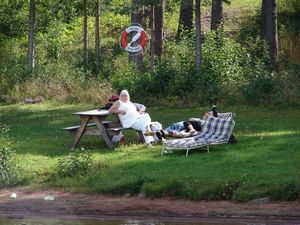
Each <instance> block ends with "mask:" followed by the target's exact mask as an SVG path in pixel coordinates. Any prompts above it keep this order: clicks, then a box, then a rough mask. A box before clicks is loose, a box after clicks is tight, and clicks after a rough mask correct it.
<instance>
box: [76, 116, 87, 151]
mask: <svg viewBox="0 0 300 225" xmlns="http://www.w3.org/2000/svg"><path fill="white" fill-rule="evenodd" d="M89 120H90V116H81V122H80V127H79V129H78V130H77V132H76V135H75V137H74V141H73V143H72V144H71V148H76V146H77V145H78V143H79V141H80V138H81V137H82V135H83V132H84V130H85V128H86V125H87V123H88V122H89Z"/></svg>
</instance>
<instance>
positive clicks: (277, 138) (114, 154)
mask: <svg viewBox="0 0 300 225" xmlns="http://www.w3.org/2000/svg"><path fill="white" fill-rule="evenodd" d="M91 108H93V106H88V105H80V106H74V105H73V106H72V105H53V104H42V105H11V106H1V107H0V121H1V123H5V124H7V125H9V126H10V128H11V130H10V132H9V136H10V138H11V142H12V143H13V144H14V146H15V149H16V150H17V153H18V156H19V157H20V159H21V160H20V161H21V165H22V168H23V169H24V171H23V173H22V174H23V177H24V181H25V182H27V183H30V184H33V183H43V184H46V185H49V184H50V185H54V186H62V187H68V188H70V189H71V190H74V191H92V192H106V193H118V194H123V193H139V192H145V193H146V194H147V195H150V196H163V195H177V196H181V197H188V198H192V199H231V198H234V199H238V200H247V199H251V198H255V197H261V196H271V197H273V198H274V199H294V198H297V195H299V192H300V191H299V189H300V184H299V177H300V165H299V160H300V153H299V146H300V138H299V137H300V129H299V128H300V109H274V108H247V107H244V108H226V109H224V111H233V112H235V113H236V127H235V130H234V133H235V135H236V136H237V139H238V141H239V142H238V144H236V145H219V146H213V147H211V153H209V154H207V153H206V152H204V151H192V152H191V154H190V155H189V157H187V158H186V157H184V153H183V152H176V153H174V154H170V155H165V156H163V157H161V156H160V155H159V154H160V150H161V146H160V145H158V146H156V147H155V148H154V149H153V150H152V149H151V150H148V149H144V148H143V147H142V146H141V145H138V144H136V141H137V138H136V136H135V133H134V132H129V131H127V132H126V133H125V135H126V138H127V141H126V143H125V145H121V146H119V148H118V150H117V151H111V150H109V149H107V147H106V146H105V144H104V142H103V141H102V140H101V141H99V139H98V138H96V137H88V138H83V140H82V142H81V145H80V147H84V148H85V149H89V150H92V157H93V160H94V162H95V165H94V167H93V169H92V171H91V173H90V175H89V176H88V177H85V178H83V177H75V178H64V179H61V178H58V177H57V175H56V167H57V160H58V158H59V157H61V156H64V155H67V154H68V153H69V152H70V151H69V149H68V146H69V144H70V142H71V140H72V139H71V137H69V136H68V135H67V134H65V133H64V131H63V130H61V128H62V127H64V126H70V125H73V124H77V123H78V122H79V121H78V118H77V117H76V116H73V115H71V113H72V112H74V111H77V110H85V109H91ZM205 110H207V108H192V109H169V108H158V107H153V108H149V112H150V113H151V116H152V119H153V120H158V121H160V122H161V123H163V125H164V126H167V125H168V124H170V123H171V122H175V121H179V120H183V119H185V118H188V117H189V116H193V117H195V116H200V115H201V114H202V112H204V111H205Z"/></svg>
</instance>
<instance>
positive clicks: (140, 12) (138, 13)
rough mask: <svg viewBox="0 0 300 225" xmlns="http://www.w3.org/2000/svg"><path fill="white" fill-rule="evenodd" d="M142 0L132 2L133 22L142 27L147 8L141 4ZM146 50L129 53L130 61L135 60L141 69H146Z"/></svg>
mask: <svg viewBox="0 0 300 225" xmlns="http://www.w3.org/2000/svg"><path fill="white" fill-rule="evenodd" d="M139 2H140V0H132V3H131V23H137V24H140V25H141V26H142V27H144V14H145V8H144V6H140V5H139ZM144 56H145V54H144V51H142V52H141V53H140V54H138V55H130V54H129V61H130V62H134V63H135V64H136V66H137V68H138V69H139V70H140V71H144V69H145V66H144Z"/></svg>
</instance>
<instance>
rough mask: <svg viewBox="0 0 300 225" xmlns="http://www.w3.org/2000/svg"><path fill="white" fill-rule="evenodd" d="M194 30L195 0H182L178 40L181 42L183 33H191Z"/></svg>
mask: <svg viewBox="0 0 300 225" xmlns="http://www.w3.org/2000/svg"><path fill="white" fill-rule="evenodd" d="M192 29H193V0H181V2H180V15H179V22H178V30H177V34H176V40H177V41H179V40H180V38H181V33H182V32H184V31H186V32H190V31H191V30H192Z"/></svg>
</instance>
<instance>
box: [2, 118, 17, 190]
mask: <svg viewBox="0 0 300 225" xmlns="http://www.w3.org/2000/svg"><path fill="white" fill-rule="evenodd" d="M7 130H8V127H7V126H5V125H1V124H0V143H1V144H0V187H3V186H7V185H12V184H15V183H16V181H17V177H18V174H19V167H18V162H17V156H16V153H15V151H14V150H13V149H12V148H11V147H10V146H9V143H6V141H5V140H4V136H5V133H6V132H7ZM2 139H3V140H2Z"/></svg>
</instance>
